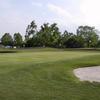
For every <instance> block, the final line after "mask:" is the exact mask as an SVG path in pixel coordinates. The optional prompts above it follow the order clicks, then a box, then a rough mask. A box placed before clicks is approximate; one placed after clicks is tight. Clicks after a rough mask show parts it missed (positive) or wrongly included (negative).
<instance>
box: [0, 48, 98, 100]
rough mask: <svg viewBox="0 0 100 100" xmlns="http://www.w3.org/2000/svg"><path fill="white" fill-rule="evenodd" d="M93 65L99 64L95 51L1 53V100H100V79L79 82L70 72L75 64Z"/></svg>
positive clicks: (78, 65)
mask: <svg viewBox="0 0 100 100" xmlns="http://www.w3.org/2000/svg"><path fill="white" fill-rule="evenodd" d="M19 51H20V50H18V52H19ZM93 65H100V53H99V52H97V51H92V52H91V51H79V50H78V51H73V50H72V51H62V50H57V49H56V50H55V49H45V50H43V49H42V50H41V49H37V50H33V51H32V49H31V50H27V52H26V50H25V51H24V50H23V52H19V53H1V54H0V100H100V94H99V93H100V84H99V83H89V82H80V81H79V80H78V79H77V78H76V77H75V76H74V75H73V69H74V68H78V67H86V66H93Z"/></svg>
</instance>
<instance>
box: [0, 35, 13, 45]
mask: <svg viewBox="0 0 100 100" xmlns="http://www.w3.org/2000/svg"><path fill="white" fill-rule="evenodd" d="M1 43H2V44H3V45H4V46H13V38H12V36H11V35H10V34H9V33H5V34H4V35H3V36H2V38H1Z"/></svg>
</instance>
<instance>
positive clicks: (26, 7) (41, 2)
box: [0, 0, 100, 35]
mask: <svg viewBox="0 0 100 100" xmlns="http://www.w3.org/2000/svg"><path fill="white" fill-rule="evenodd" d="M99 10H100V0H0V35H2V34H4V33H6V32H9V33H11V34H13V33H15V32H20V33H21V34H23V35H24V34H25V29H26V27H27V25H28V24H29V23H30V22H31V21H32V20H35V21H36V23H37V24H38V25H41V24H43V23H44V22H49V23H52V22H56V23H58V26H59V28H60V30H64V29H66V30H68V31H70V32H75V30H76V28H77V27H78V26H79V25H91V26H95V27H96V28H97V29H100V11H99Z"/></svg>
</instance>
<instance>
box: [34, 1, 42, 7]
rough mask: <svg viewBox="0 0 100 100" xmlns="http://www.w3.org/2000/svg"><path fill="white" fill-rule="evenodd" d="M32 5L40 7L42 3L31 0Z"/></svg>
mask: <svg viewBox="0 0 100 100" xmlns="http://www.w3.org/2000/svg"><path fill="white" fill-rule="evenodd" d="M32 5H33V6H37V7H42V6H43V4H42V3H40V2H32Z"/></svg>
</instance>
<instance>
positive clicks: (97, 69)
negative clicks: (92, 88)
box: [74, 66, 100, 82]
mask: <svg viewBox="0 0 100 100" xmlns="http://www.w3.org/2000/svg"><path fill="white" fill-rule="evenodd" d="M74 74H75V76H76V77H77V78H78V79H79V80H80V81H89V82H100V66H94V67H85V68H78V69H74Z"/></svg>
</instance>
